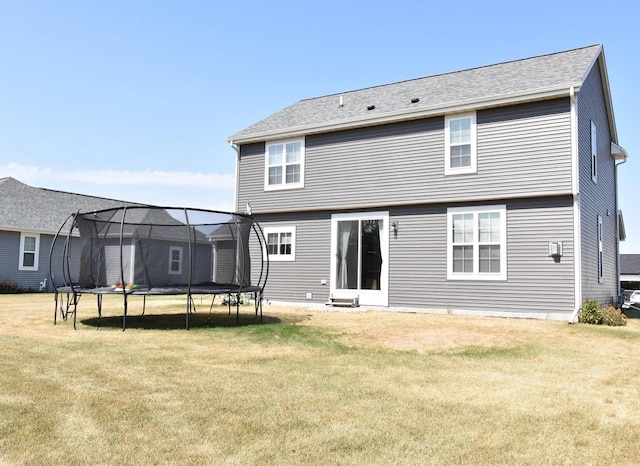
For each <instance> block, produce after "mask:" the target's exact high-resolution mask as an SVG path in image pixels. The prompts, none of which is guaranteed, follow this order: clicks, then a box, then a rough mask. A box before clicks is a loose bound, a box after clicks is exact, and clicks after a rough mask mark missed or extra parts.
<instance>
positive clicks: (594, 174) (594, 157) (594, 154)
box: [591, 121, 598, 183]
mask: <svg viewBox="0 0 640 466" xmlns="http://www.w3.org/2000/svg"><path fill="white" fill-rule="evenodd" d="M591 179H592V180H593V182H594V183H597V182H598V131H597V129H596V124H595V122H594V121H591Z"/></svg>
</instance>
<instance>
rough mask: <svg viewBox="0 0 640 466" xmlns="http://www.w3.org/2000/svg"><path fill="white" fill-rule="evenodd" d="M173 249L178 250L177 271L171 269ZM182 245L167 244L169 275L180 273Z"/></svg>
mask: <svg viewBox="0 0 640 466" xmlns="http://www.w3.org/2000/svg"><path fill="white" fill-rule="evenodd" d="M173 251H179V252H180V260H179V262H178V265H179V267H178V271H174V270H171V264H173ZM182 259H183V254H182V246H169V275H182Z"/></svg>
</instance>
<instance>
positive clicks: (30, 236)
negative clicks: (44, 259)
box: [18, 233, 40, 271]
mask: <svg viewBox="0 0 640 466" xmlns="http://www.w3.org/2000/svg"><path fill="white" fill-rule="evenodd" d="M39 255H40V235H39V234H37V233H20V263H19V264H18V270H33V271H37V270H38V256H39Z"/></svg>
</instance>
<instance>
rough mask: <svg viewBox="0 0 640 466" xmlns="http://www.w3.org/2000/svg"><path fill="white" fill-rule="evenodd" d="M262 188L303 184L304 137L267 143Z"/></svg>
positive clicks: (291, 186)
mask: <svg viewBox="0 0 640 466" xmlns="http://www.w3.org/2000/svg"><path fill="white" fill-rule="evenodd" d="M265 152H266V154H265V170H264V172H265V174H264V189H266V190H270V189H287V188H302V187H303V186H304V139H296V140H289V141H276V142H272V143H267V145H266V151H265Z"/></svg>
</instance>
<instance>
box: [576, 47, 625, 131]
mask: <svg viewBox="0 0 640 466" xmlns="http://www.w3.org/2000/svg"><path fill="white" fill-rule="evenodd" d="M596 63H597V64H598V68H599V69H600V79H601V80H602V93H603V94H604V101H605V106H606V110H607V117H608V120H609V133H610V135H611V140H612V141H613V142H615V143H617V142H618V130H617V129H616V117H615V115H614V113H613V101H612V99H611V88H610V87H609V73H607V61H606V60H605V58H604V47H603V46H602V45H600V50H599V51H598V53H597V54H596V56H595V58H594V59H593V62H591V65H589V67H588V68H587V71H586V73H585V74H584V76H583V77H582V82H584V81H585V80H586V79H587V76H589V73H591V70H593V67H594V66H595V65H596Z"/></svg>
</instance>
